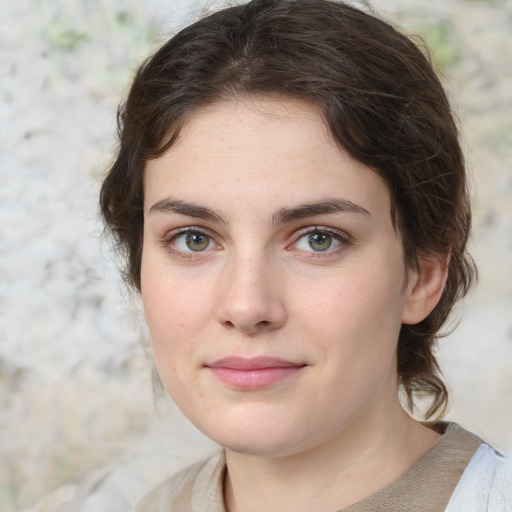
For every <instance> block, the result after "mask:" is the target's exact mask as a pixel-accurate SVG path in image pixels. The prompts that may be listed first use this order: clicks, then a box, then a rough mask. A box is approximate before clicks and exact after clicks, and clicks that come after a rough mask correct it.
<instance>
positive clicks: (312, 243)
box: [294, 229, 348, 252]
mask: <svg viewBox="0 0 512 512" xmlns="http://www.w3.org/2000/svg"><path fill="white" fill-rule="evenodd" d="M347 243H348V240H347V238H346V237H344V236H343V235H341V234H340V233H337V232H330V231H327V230H321V229H315V230H314V231H309V232H308V233H305V234H304V235H302V236H301V237H300V238H299V239H298V240H297V242H295V244H294V245H295V248H296V249H299V250H300V251H309V252H332V251H334V250H336V249H337V248H339V247H340V246H342V245H346V244H347Z"/></svg>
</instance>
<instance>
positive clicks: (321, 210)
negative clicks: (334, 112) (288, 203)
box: [149, 198, 371, 224]
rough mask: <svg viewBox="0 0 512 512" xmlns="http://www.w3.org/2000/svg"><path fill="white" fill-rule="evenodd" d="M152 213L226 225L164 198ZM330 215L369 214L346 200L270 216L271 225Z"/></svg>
mask: <svg viewBox="0 0 512 512" xmlns="http://www.w3.org/2000/svg"><path fill="white" fill-rule="evenodd" d="M152 213H177V214H179V215H185V216H187V217H193V218H196V219H203V220H210V221H213V222H218V223H221V224H227V221H226V219H225V218H224V217H223V216H222V215H220V214H219V213H217V212H216V211H215V210H212V209H211V208H208V207H206V206H201V205H199V204H195V203H189V202H186V201H180V200H178V199H171V198H166V199H162V200H161V201H157V202H156V203H155V204H154V205H153V206H151V208H150V209H149V214H152ZM332 213H356V214H359V215H364V216H367V217H370V216H371V215H370V212H369V211H368V210H367V209H366V208H364V207H363V206H360V205H358V204H356V203H353V202H352V201H350V200H348V199H326V200H323V201H317V202H313V203H304V204H300V205H297V206H294V207H290V208H281V209H279V210H278V211H277V212H275V213H274V214H273V215H272V223H273V224H286V223H287V222H292V221H295V220H300V219H306V218H308V217H314V216H316V215H328V214H332Z"/></svg>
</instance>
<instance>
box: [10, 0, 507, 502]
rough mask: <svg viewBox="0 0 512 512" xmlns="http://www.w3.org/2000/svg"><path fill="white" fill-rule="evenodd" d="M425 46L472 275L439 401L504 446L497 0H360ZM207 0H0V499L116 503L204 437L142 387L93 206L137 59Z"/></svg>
mask: <svg viewBox="0 0 512 512" xmlns="http://www.w3.org/2000/svg"><path fill="white" fill-rule="evenodd" d="M372 4H373V6H374V7H375V8H376V9H377V10H378V11H380V12H381V13H382V14H383V15H384V17H386V18H387V19H389V20H391V21H393V22H394V23H396V24H398V25H399V26H401V27H403V28H404V30H405V31H406V32H407V33H415V34H419V35H420V36H421V37H422V38H424V39H425V40H426V41H427V43H428V44H429V45H430V46H431V48H432V51H433V60H434V64H435V66H436V69H437V70H438V71H439V72H440V73H441V74H442V77H443V81H444V83H445V85H446V87H447V89H448V91H449V94H450V97H451V98H452V100H453V103H454V106H455V111H456V112H457V115H458V117H459V119H460V123H461V126H462V132H463V145H464V148H465V151H466V155H467V160H468V168H469V172H470V174H471V177H472V188H473V196H474V200H473V204H474V214H475V220H474V234H473V239H472V244H471V245H472V251H473V254H474V256H475V259H476V260H477V263H478V265H479V268H480V282H479V285H478V288H477V289H476V290H475V291H474V292H473V294H472V295H471V297H470V298H469V299H467V300H466V302H465V304H464V306H463V308H462V309H461V310H460V311H459V312H458V316H456V317H455V320H458V321H460V325H459V327H458V328H457V329H456V330H455V332H454V333H453V334H452V335H450V336H449V337H447V338H444V339H442V340H441V341H440V351H439V357H440V359H441V364H442V367H443V371H444V373H445V376H446V379H447V382H448V384H449V386H450V388H451V390H452V401H451V408H450V411H449V414H448V418H449V419H451V420H455V421H458V422H460V423H461V424H462V425H464V426H465V427H467V428H469V429H472V430H474V431H475V432H476V433H478V434H479V435H481V436H482V437H483V438H485V439H487V440H489V441H491V442H492V443H494V445H495V446H497V447H498V448H500V449H501V450H503V451H504V452H506V453H508V454H512V399H511V397H512V2H511V1H510V0H488V1H484V0H481V1H478V0H430V1H429V2H425V1H423V0H375V1H374V2H372ZM219 5H221V4H220V2H206V1H205V0H165V1H164V0H145V1H144V2H140V1H138V0H103V1H102V0H52V1H51V2H48V1H44V0H16V1H14V0H3V1H1V2H0V511H1V512H13V511H21V510H23V511H26V512H28V511H30V512H36V511H37V512H43V511H48V512H50V511H51V512H57V511H59V512H66V511H73V512H78V511H80V512H88V511H91V512H92V511H94V512H103V511H105V512H107V511H108V512H126V511H127V510H130V509H131V507H132V506H133V505H134V503H136V502H137V501H138V500H139V499H140V498H141V496H142V495H144V494H145V493H146V492H147V491H148V490H149V489H150V488H151V487H152V486H154V485H155V484H156V483H158V482H159V481H161V480H162V479H163V478H165V477H166V476H167V475H168V474H171V473H173V472H175V471H176V470H177V469H179V468H180V467H182V466H184V465H185V464H188V463H189V462H192V461H194V460H196V459H199V458H200V457H203V456H204V455H206V454H208V453H209V452H211V451H212V450H213V449H215V447H214V446H213V445H212V443H211V442H210V441H208V440H206V439H205V438H203V437H202V436H201V435H200V434H199V433H198V432H197V431H195V429H194V428H192V427H191V426H190V425H189V424H188V422H187V421H186V420H185V419H184V418H183V417H182V416H181V414H180V413H179V412H178V411H177V410H176V409H175V407H174V406H173V404H172V403H171V402H170V400H169V399H167V398H166V397H164V396H162V395H158V394H157V395H156V396H155V395H154V394H153V391H152V377H151V372H152V365H151V358H150V356H149V352H148V349H147V335H146V333H145V329H144V326H143V322H142V320H141V317H140V306H139V303H138V300H137V298H136V297H133V296H131V295H130V294H129V293H128V292H127V290H126V289H125V288H124V285H123V284H122V282H121V280H120V278H119V275H118V270H117V268H116V262H115V257H114V255H113V253H112V251H111V249H110V246H109V243H108V241H107V240H105V239H103V238H102V227H101V224H100V222H99V219H98V213H97V195H98V188H99V184H100V180H101V176H102V175H103V173H104V171H105V169H106V167H107V166H108V163H109V161H110V159H111V158H112V155H113V151H114V148H115V112H116V108H117V105H118V103H119V101H120V100H121V98H122V97H123V96H124V95H125V94H126V92H127V87H128V85H129V81H130V78H131V76H132V75H133V73H134V71H135V69H136V66H137V64H139V63H140V62H141V60H142V59H143V58H144V57H145V56H147V55H148V53H149V52H150V51H151V50H152V49H154V48H156V46H157V45H158V44H159V43H161V42H162V41H163V40H164V39H165V38H166V37H168V36H169V35H170V34H172V33H174V32H175V31H176V30H177V29H178V28H179V27H182V26H183V25H184V24H186V23H188V22H191V21H193V20H194V19H196V18H197V17H198V16H200V15H201V14H204V13H206V12H207V11H208V10H209V9H213V8H216V7H217V6H219Z"/></svg>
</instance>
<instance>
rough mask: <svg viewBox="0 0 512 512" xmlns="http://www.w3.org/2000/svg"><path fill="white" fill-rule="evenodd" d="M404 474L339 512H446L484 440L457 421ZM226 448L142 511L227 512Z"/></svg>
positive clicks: (159, 491)
mask: <svg viewBox="0 0 512 512" xmlns="http://www.w3.org/2000/svg"><path fill="white" fill-rule="evenodd" d="M442 428H443V429H444V428H445V429H446V430H445V433H444V435H443V436H442V437H440V438H439V440H438V441H437V442H436V443H435V444H434V446H432V448H430V449H429V450H428V451H427V452H426V453H424V454H423V455H422V456H421V457H420V458H419V459H418V460H417V461H416V462H415V463H414V464H413V465H412V466H411V467H410V468H409V469H408V470H407V471H406V472H405V473H404V474H403V475H402V476H401V477H399V478H398V479H397V480H395V481H394V482H392V483H391V484H390V485H388V486H387V487H384V488H383V489H381V490H380V491H377V492H376V493H374V494H372V495H370V496H368V497H367V498H364V499H363V500H361V501H359V502H357V503H355V504H353V505H350V506H349V507H346V508H344V509H342V510H339V511H338V512H410V511H411V510H414V511H415V512H438V511H439V512H441V511H444V510H445V508H446V506H447V505H448V502H449V501H450V497H451V495H452V493H453V491H454V489H455V487H456V485H457V483H458V481H459V479H460V477H461V475H462V473H463V472H464V469H465V468H466V466H467V465H468V463H469V461H470V460H471V458H472V457H473V455H474V453H475V452H476V450H477V449H478V447H479V446H480V445H481V444H482V440H481V439H480V438H478V437H477V436H475V435H474V434H471V433H470V432H468V431H466V430H464V429H463V428H461V427H460V426H458V425H456V424H455V423H449V424H448V425H442ZM225 470H226V459H225V457H224V453H223V452H221V453H219V454H217V455H214V456H213V457H210V458H209V459H207V460H205V461H202V462H198V463H197V464H194V465H193V466H190V467H188V468H186V469H184V470H182V471H180V472H179V473H178V474H176V475H175V476H173V477H171V478H169V479H168V480H165V481H164V482H163V483H162V484H160V486H158V487H157V488H156V489H155V490H154V491H152V492H151V493H150V494H149V496H147V497H146V499H145V500H144V501H143V502H142V503H141V504H140V505H139V506H138V507H137V509H136V512H226V509H225V507H224V500H223V489H222V486H223V480H224V474H225Z"/></svg>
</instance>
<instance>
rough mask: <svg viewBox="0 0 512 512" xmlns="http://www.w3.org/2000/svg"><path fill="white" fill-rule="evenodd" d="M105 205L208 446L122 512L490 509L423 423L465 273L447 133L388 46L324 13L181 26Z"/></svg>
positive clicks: (458, 433)
mask: <svg viewBox="0 0 512 512" xmlns="http://www.w3.org/2000/svg"><path fill="white" fill-rule="evenodd" d="M101 206H102V211H103V215H104V217H105V220H106V223H107V226H108V227H109V228H110V229H111V230H112V232H113V234H114V236H115V237H116V238H117V241H118V242H119V244H120V246H121V247H122V248H123V249H124V250H125V252H126V256H127V278H128V280H129V282H130V283H131V284H132V285H133V286H134V287H135V288H136V289H137V290H138V291H139V292H140V293H141V296H142V301H143V305H144V311H145V315H146V319H147V322H148V326H149V330H150V334H151V341H152V345H153V349H154V355H155V361H156V365H157V368H158V371H159V374H160V377H161V380H162V382H163V384H164V386H165V388H166V390H167V391H168V392H169V394H170V395H171V397H172V398H173V400H174V401H175V402H176V403H177V405H178V406H179V407H180V408H181V409H182V411H183V412H184V413H185V415H186V416H187V417H188V418H189V419H190V420H191V421H192V422H193V423H194V424H195V425H196V426H197V427H198V428H199V429H200V430H202V431H203V432H204V433H205V434H206V435H208V436H209V437H210V438H212V439H213V440H214V441H216V442H217V443H219V444H220V445H221V446H222V447H223V451H222V452H221V453H220V454H219V455H217V456H215V457H213V458H211V459H209V460H207V461H205V462H202V463H199V464H197V465H195V466H193V467H191V468H188V469H186V470H184V471H183V472H181V473H180V474H178V475H177V476H175V477H173V478H171V479H170V480H168V481H166V482H164V483H163V484H162V485H161V486H160V487H159V488H158V489H156V490H155V491H154V492H153V493H152V494H151V495H150V496H149V497H148V498H147V499H146V500H145V501H144V502H143V503H142V504H141V505H140V507H139V509H138V510H140V511H147V512H150V511H151V512H152V511H156V510H159V511H160V510H162V511H163V510H166V511H168V510H180V511H181V510H183V511H194V512H198V511H200V510H208V511H215V512H221V511H224V510H227V511H229V512H235V511H236V512H240V511H241V512H246V511H253V510H255V511H256V510H258V511H259V510H271V511H274V510H275V511H286V510H293V511H295V512H297V511H302V510H304V511H311V510H333V511H335V510H338V511H339V510H343V511H363V510H372V511H375V510H392V511H395V512H396V511H397V510H429V511H434V510H440V511H441V510H449V511H452V510H464V511H467V510H509V508H506V507H510V497H509V496H507V495H506V494H505V492H504V488H505V485H504V482H505V481H506V479H507V478H509V476H507V475H510V473H507V471H508V470H507V469H506V463H505V462H504V460H503V458H502V457H501V456H500V455H499V454H497V453H496V452H495V451H494V450H493V449H492V448H491V447H489V446H488V445H486V444H485V443H483V442H482V441H481V440H480V439H479V438H478V437H476V436H474V435H473V434H471V433H469V432H467V431H465V430H463V429H462V428H460V427H458V426H457V425H453V424H451V425H446V424H444V423H442V422H439V421H435V420H436V419H438V418H439V417H440V416H442V413H443V411H444V409H445V407H446V402H447V391H446V388H445V385H444V384H443V381H442V380H441V378H440V375H439V368H438V365H437V362H436V359H435V356H434V354H433V348H434V344H435V339H436V335H437V334H438V332H439V331H440V329H441V327H442V325H443V324H444V322H445V321H446V319H447V316H448V314H449V312H450V310H451V309H452V307H453V305H454V304H455V303H456V301H457V300H458V299H459V298H460V297H462V296H463V295H464V294H465V293H466V292H467V290H468V288H469V286H470V284H471V282H472V279H473V275H474V272H475V270H474V266H473V263H472V260H471V258H470V257H469V255H468V254H467V252H466V242H467V238H468V233H469V229H470V210H469V201H468V195H467V188H466V178H465V170H464V162H463V156H462V153H461V149H460V146H459V142H458V134H457V130H456V127H455V124H454V121H453V117H452V114H451V112H450V107H449V105H448V102H447V99H446V96H445V93H444V91H443V89H442V87H441V85H440V83H439V81H438V79H437V77H436V76H435V74H434V72H433V71H432V68H431V66H430V64H429V62H428V60H427V59H426V58H425V57H424V55H423V54H422V52H421V51H420V50H419V49H418V48H417V47H416V46H415V45H414V44H413V43H412V42H411V41H410V40H409V39H408V38H406V37H405V36H404V35H402V34H400V33H399V32H397V31H396V30H395V29H393V28H392V27H391V26H390V25H389V24H387V23H385V22H383V21H382V20H380V19H378V18H377V17H374V16H371V15H369V14H367V13H364V12H362V11H359V10H357V9H355V8H353V7H351V6H348V5H345V4H342V3H333V2H330V1H328V0H253V1H252V2H249V3H247V4H244V5H241V6H237V7H231V8H228V9H224V10H222V11H219V12H218V13H215V14H212V15H211V16H209V17H207V18H205V19H203V20H200V21H198V22H196V23H195V24H193V25H191V26H189V27H187V28H185V29H184V30H182V31H181V32H180V33H179V34H177V35H176V36H175V37H173V38H172V39H171V40H170V41H168V42H167V43H166V44H165V45H164V46H163V47H162V48H161V49H160V50H158V51H157V52H156V53H155V55H154V56H152V57H151V58H150V59H148V60H147V61H146V62H145V63H144V64H143V66H141V68H140V70H139V71H138V73H137V75H136V77H135V79H134V82H133V85H132V88H131V90H130V93H129V96H128V99H127V101H126V103H125V105H124V107H123V108H122V109H121V111H120V147H119V152H118V155H117V159H116V161H115V162H114V164H113V166H112V168H111V169H110V172H109V174H108V175H107V177H106V179H105V182H104V184H103V189H102V194H101ZM400 391H403V394H404V395H405V397H406V400H405V401H406V403H407V406H408V408H409V411H412V409H413V406H414V401H415V398H416V397H417V396H425V395H426V396H429V397H430V398H431V405H430V408H429V409H428V411H427V412H426V418H427V419H433V420H434V421H433V422H431V423H422V422H420V421H417V420H415V419H413V418H412V416H410V415H409V414H407V413H406V412H405V411H404V409H403V407H402V405H401V403H400V400H399V392H400ZM509 481H510V479H509ZM509 489H510V487H509ZM509 492H510V491H509ZM468 500H470V501H469V502H468ZM488 504H489V505H488ZM487 507H489V508H487ZM492 507H494V508H492Z"/></svg>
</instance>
